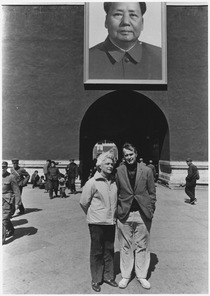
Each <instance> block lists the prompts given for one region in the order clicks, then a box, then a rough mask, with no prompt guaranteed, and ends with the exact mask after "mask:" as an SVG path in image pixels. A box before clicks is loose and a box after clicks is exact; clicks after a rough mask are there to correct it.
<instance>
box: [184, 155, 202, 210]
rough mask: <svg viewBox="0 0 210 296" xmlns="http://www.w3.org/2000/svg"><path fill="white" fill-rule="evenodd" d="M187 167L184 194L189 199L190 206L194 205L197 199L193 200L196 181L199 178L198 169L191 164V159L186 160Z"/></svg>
mask: <svg viewBox="0 0 210 296" xmlns="http://www.w3.org/2000/svg"><path fill="white" fill-rule="evenodd" d="M186 163H187V165H188V174H187V177H186V185H185V193H186V194H187V195H188V196H189V198H190V203H191V205H195V202H196V201H197V199H196V198H195V187H196V181H197V180H198V179H199V178H200V177H199V172H198V168H197V167H196V166H195V165H194V164H193V163H192V159H191V158H187V159H186Z"/></svg>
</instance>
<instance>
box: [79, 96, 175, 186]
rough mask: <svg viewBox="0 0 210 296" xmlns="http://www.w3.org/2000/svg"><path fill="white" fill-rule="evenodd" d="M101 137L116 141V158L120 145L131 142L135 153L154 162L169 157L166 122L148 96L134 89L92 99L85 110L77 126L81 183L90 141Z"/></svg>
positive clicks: (87, 165) (85, 174)
mask: <svg viewBox="0 0 210 296" xmlns="http://www.w3.org/2000/svg"><path fill="white" fill-rule="evenodd" d="M101 139H109V140H111V141H112V142H113V143H115V144H116V146H117V148H118V151H119V160H120V159H121V157H122V151H121V150H122V145H123V144H124V143H125V142H131V143H133V144H134V145H135V146H136V148H137V150H138V156H139V157H142V158H143V159H144V161H145V162H146V163H147V162H148V161H149V160H150V159H152V160H153V161H154V163H155V164H156V165H158V161H159V159H161V158H162V159H169V133H168V123H167V120H166V118H165V115H164V114H163V112H162V111H161V110H160V108H159V107H158V106H157V105H156V104H155V103H154V102H153V101H151V100H150V99H149V98H148V97H146V96H144V95H142V94H140V93H138V92H134V91H114V92H111V93H109V94H107V95H105V96H103V97H101V98H99V99H98V100H97V101H96V102H94V103H93V104H92V105H91V106H90V107H89V109H88V110H87V112H86V114H85V116H84V118H83V120H82V123H81V127H80V160H81V163H82V168H83V183H84V182H85V181H86V180H87V177H88V174H89V170H90V168H91V164H92V151H93V147H94V145H95V144H96V143H97V142H98V141H99V140H101Z"/></svg>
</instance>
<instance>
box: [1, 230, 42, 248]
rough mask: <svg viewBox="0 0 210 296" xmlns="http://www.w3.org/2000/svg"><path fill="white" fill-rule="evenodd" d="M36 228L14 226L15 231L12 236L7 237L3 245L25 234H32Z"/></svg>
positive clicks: (35, 231)
mask: <svg viewBox="0 0 210 296" xmlns="http://www.w3.org/2000/svg"><path fill="white" fill-rule="evenodd" d="M37 231H38V229H37V228H35V227H22V228H16V229H15V233H14V235H13V236H12V237H10V238H9V239H7V240H6V241H5V243H4V245H7V244H9V243H11V242H12V241H14V240H16V239H18V238H21V237H23V236H26V235H34V234H35V233H37Z"/></svg>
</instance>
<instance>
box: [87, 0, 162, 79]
mask: <svg viewBox="0 0 210 296" xmlns="http://www.w3.org/2000/svg"><path fill="white" fill-rule="evenodd" d="M85 9H86V10H85V53H84V58H85V60H84V75H85V77H84V82H85V83H100V84H102V83H115V84H116V83H121V84H124V83H132V84H166V83H167V40H166V7H165V3H163V2H147V3H146V2H105V3H104V4H103V2H100V3H99V2H91V3H86V6H85Z"/></svg>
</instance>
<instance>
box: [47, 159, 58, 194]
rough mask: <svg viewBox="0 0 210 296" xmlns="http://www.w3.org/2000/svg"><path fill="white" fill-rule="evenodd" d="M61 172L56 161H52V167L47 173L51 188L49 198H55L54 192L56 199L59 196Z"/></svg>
mask: <svg viewBox="0 0 210 296" xmlns="http://www.w3.org/2000/svg"><path fill="white" fill-rule="evenodd" d="M60 175H61V174H60V171H59V169H58V168H57V167H56V164H55V161H51V164H50V167H49V168H48V171H47V183H48V187H49V197H50V199H52V198H53V191H54V192H55V197H57V196H58V188H59V180H58V179H59V177H60Z"/></svg>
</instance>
